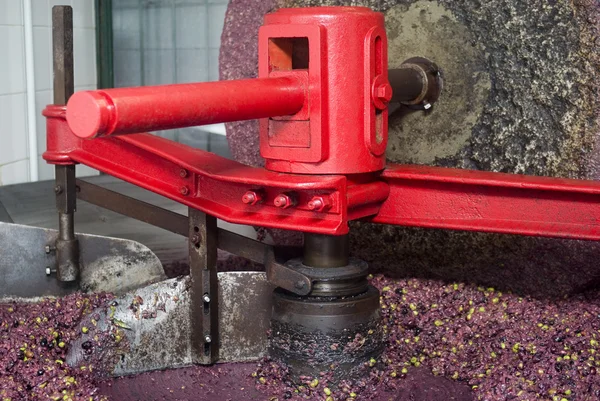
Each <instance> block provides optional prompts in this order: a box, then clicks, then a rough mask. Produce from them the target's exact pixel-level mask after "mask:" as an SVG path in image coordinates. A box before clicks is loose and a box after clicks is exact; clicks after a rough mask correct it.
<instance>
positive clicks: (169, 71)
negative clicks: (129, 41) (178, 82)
mask: <svg viewBox="0 0 600 401" xmlns="http://www.w3.org/2000/svg"><path fill="white" fill-rule="evenodd" d="M173 57H174V51H173V50H145V51H144V71H143V74H144V80H143V82H142V83H143V85H162V84H172V83H173V82H174V78H175V74H174V64H175V60H174V59H173Z"/></svg>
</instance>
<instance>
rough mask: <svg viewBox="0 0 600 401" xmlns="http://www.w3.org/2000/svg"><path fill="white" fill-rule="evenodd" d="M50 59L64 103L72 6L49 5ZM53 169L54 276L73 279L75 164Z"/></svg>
mask: <svg viewBox="0 0 600 401" xmlns="http://www.w3.org/2000/svg"><path fill="white" fill-rule="evenodd" d="M52 62H53V71H54V104H56V105H64V104H67V101H68V100H69V98H70V97H71V95H72V94H73V91H74V74H73V9H72V8H71V7H70V6H54V7H53V8H52ZM55 173H56V185H55V187H54V192H55V194H56V209H57V210H58V231H59V234H58V238H57V240H56V277H57V279H58V280H59V281H64V282H74V281H76V280H77V279H78V278H79V243H78V241H77V239H76V238H75V209H76V199H77V198H76V185H75V165H74V164H72V165H64V166H59V165H57V166H56V167H55Z"/></svg>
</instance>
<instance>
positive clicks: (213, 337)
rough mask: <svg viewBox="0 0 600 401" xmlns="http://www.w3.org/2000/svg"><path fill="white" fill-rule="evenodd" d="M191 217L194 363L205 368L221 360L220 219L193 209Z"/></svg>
mask: <svg viewBox="0 0 600 401" xmlns="http://www.w3.org/2000/svg"><path fill="white" fill-rule="evenodd" d="M188 213H189V262H190V282H191V284H190V286H191V287H190V314H191V316H190V319H191V325H192V330H191V333H192V339H191V340H192V359H193V361H194V363H198V364H204V365H205V364H211V363H215V362H216V361H217V359H218V358H219V343H218V341H219V328H218V322H219V320H218V319H219V315H218V312H219V311H218V299H219V298H218V285H217V284H218V283H217V238H218V237H217V219H216V218H215V217H214V216H210V215H207V214H205V213H202V212H200V211H198V210H196V209H193V208H189V212H188Z"/></svg>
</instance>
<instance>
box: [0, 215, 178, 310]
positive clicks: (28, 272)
mask: <svg viewBox="0 0 600 401" xmlns="http://www.w3.org/2000/svg"><path fill="white" fill-rule="evenodd" d="M57 236H58V231H56V230H50V229H46V228H39V227H31V226H25V225H20V224H11V223H4V222H0V303H1V302H7V301H13V300H20V301H32V300H36V299H39V298H40V297H46V296H64V295H67V294H70V293H73V292H75V291H84V292H101V291H105V292H111V293H114V294H122V293H124V292H127V291H129V290H132V289H135V288H138V287H143V286H145V285H148V284H150V283H154V282H158V281H161V280H164V279H165V278H166V276H165V273H164V271H163V268H162V264H161V262H160V260H159V259H158V257H157V256H156V255H155V254H154V253H153V252H152V251H151V250H150V249H148V248H147V247H146V246H144V245H142V244H140V243H138V242H135V241H131V240H125V239H119V238H110V237H103V236H97V235H89V234H77V238H78V239H79V246H80V266H81V280H80V285H79V286H78V287H72V286H71V287H65V286H63V285H61V283H60V282H59V281H58V280H56V278H55V277H53V276H47V275H46V267H47V266H54V264H55V263H56V262H55V256H54V254H53V253H52V252H50V253H47V252H46V251H45V248H46V246H47V245H50V246H52V245H54V243H55V242H56V238H57Z"/></svg>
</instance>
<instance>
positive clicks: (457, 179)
mask: <svg viewBox="0 0 600 401" xmlns="http://www.w3.org/2000/svg"><path fill="white" fill-rule="evenodd" d="M265 20H266V24H265V26H264V27H263V28H262V29H261V31H260V39H259V40H260V77H259V78H257V79H246V80H235V81H221V82H206V83H196V84H180V85H162V86H149V87H140V88H119V89H107V90H98V91H84V92H78V93H75V94H74V95H73V96H72V97H71V99H70V100H69V103H68V105H67V106H66V107H65V106H59V105H49V106H47V107H46V109H45V110H44V113H43V114H44V115H45V116H46V117H47V126H46V132H47V150H46V152H45V153H44V155H43V157H44V159H45V160H46V161H47V162H48V163H51V164H76V163H82V164H85V165H87V166H90V167H92V168H95V169H98V170H100V171H102V172H105V173H107V174H110V175H113V176H115V177H118V178H120V179H123V180H125V181H128V182H130V183H133V184H135V185H137V186H140V187H142V188H146V189H148V190H150V191H153V192H156V193H158V194H160V195H163V196H165V197H168V198H170V199H173V200H175V201H177V202H180V203H182V204H185V205H187V206H189V207H192V208H196V209H198V210H201V211H203V212H205V213H208V214H210V215H213V216H216V217H219V218H221V219H223V220H226V221H229V222H231V223H238V224H247V225H253V226H262V227H270V228H283V229H288V230H295V231H303V232H310V233H319V234H328V235H341V234H345V233H347V232H348V222H349V221H351V220H356V219H364V220H367V221H370V222H374V223H384V224H398V225H406V226H415V227H431V228H445V229H456V230H470V231H485V232H499V233H513V234H524V235H537V236H548V237H562V238H580V239H590V240H600V183H599V182H594V181H584V180H566V179H558V178H548V177H528V176H522V175H511V174H499V173H491V172H481V171H467V170H460V169H445V168H436V167H427V166H402V165H392V164H387V165H386V164H385V155H384V152H385V145H386V141H387V126H386V124H387V102H388V101H389V99H390V98H391V88H390V87H389V83H388V81H387V55H386V48H387V42H386V36H385V30H384V27H383V16H382V15H381V14H379V13H375V12H373V11H370V10H368V9H365V8H355V7H339V8H331V7H323V8H309V9H290V10H279V11H276V12H275V13H273V14H270V15H268V16H267V17H266V19H265ZM306 54H308V57H307V56H306ZM253 118H262V119H263V120H262V124H261V151H262V154H263V156H264V157H265V158H267V167H268V169H264V168H255V167H250V166H246V165H243V164H240V163H237V162H235V161H232V160H228V159H225V158H223V157H219V156H217V155H214V154H212V153H210V152H206V151H202V150H199V149H193V148H191V147H189V146H185V145H182V144H179V143H176V142H173V141H169V140H167V139H164V138H161V137H158V136H155V135H152V134H148V133H135V132H139V131H144V130H150V131H152V130H157V129H167V128H178V127H188V126H193V125H201V124H208V123H214V122H226V121H235V120H242V119H253ZM358 173H360V174H358Z"/></svg>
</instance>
